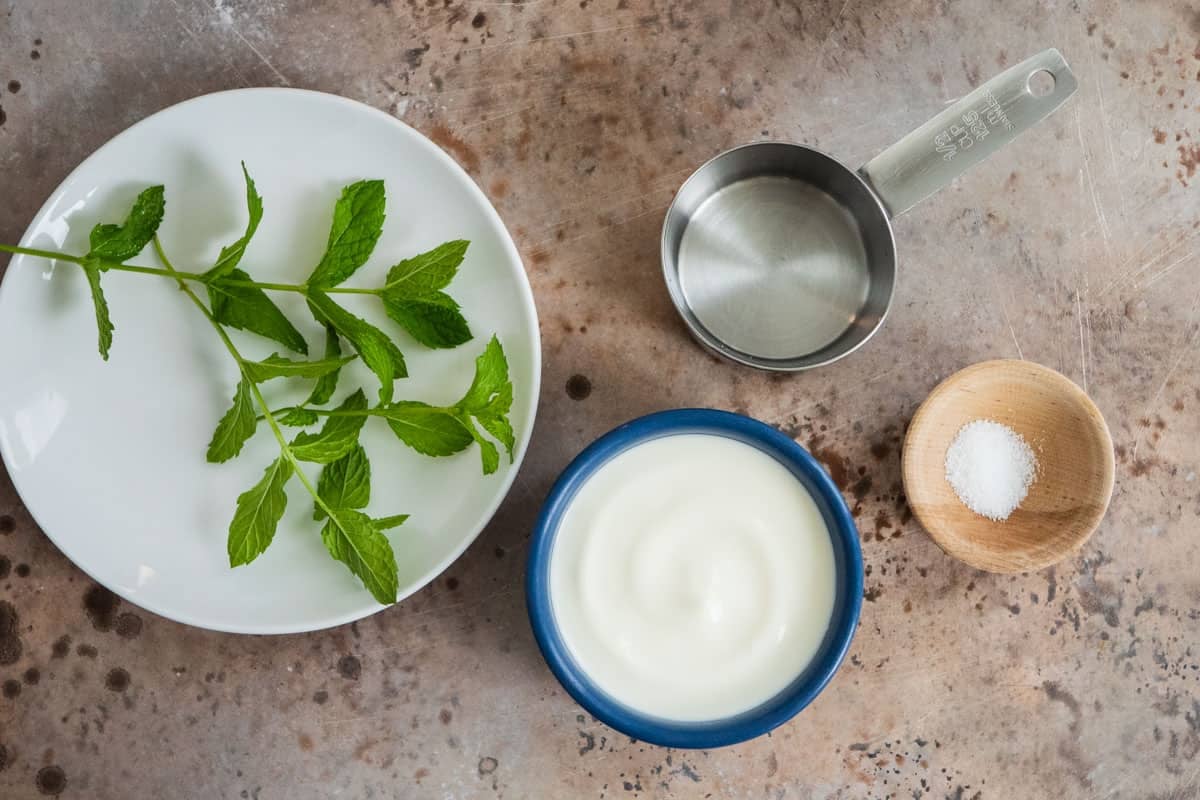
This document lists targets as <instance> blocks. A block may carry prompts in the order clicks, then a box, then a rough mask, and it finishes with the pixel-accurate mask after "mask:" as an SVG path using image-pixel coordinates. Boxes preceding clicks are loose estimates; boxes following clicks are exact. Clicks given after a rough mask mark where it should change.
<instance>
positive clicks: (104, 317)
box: [80, 258, 115, 361]
mask: <svg viewBox="0 0 1200 800" xmlns="http://www.w3.org/2000/svg"><path fill="white" fill-rule="evenodd" d="M80 266H81V267H83V274H84V275H86V276H87V282H88V287H89V288H91V290H92V305H93V306H94V307H95V309H96V328H97V329H98V330H99V333H100V356H101V358H103V359H104V360H105V361H108V351H109V348H111V347H112V340H113V329H114V328H115V326H114V325H113V324H112V319H110V318H109V316H108V301H107V300H105V299H104V290H103V289H102V288H100V270H101V269H102V268H103V266H102V265H101V264H100V263H99V262H98V261H97V260H96V259H94V258H85V259H83V261H82V262H80Z"/></svg>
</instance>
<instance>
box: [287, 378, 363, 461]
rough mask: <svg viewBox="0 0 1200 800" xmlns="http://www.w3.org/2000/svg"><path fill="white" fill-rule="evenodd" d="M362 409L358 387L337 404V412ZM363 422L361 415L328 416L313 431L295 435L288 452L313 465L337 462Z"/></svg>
mask: <svg viewBox="0 0 1200 800" xmlns="http://www.w3.org/2000/svg"><path fill="white" fill-rule="evenodd" d="M366 408H367V396H366V395H365V394H363V391H362V389H359V390H358V391H356V392H355V393H354V394H352V395H350V396H349V397H347V398H346V399H345V400H344V401H343V402H342V404H341V405H340V406H338V407H337V411H349V412H355V411H365V410H366ZM366 421H367V417H366V415H365V414H349V415H347V416H336V415H335V416H331V417H329V419H327V420H325V426H324V427H323V428H321V430H320V431H318V432H317V433H308V432H303V433H299V434H297V435H296V438H295V439H293V440H292V443H291V445H290V447H291V451H292V455H293V456H295V457H296V458H298V459H300V460H301V461H312V462H313V463H316V464H329V463H331V462H333V461H337V460H338V459H339V458H341V457H342V456H344V455H346V453H349V452H350V451H351V450H352V449H353V448H354V445H355V444H357V443H358V434H359V432H360V431H362V426H363V423H364V422H366Z"/></svg>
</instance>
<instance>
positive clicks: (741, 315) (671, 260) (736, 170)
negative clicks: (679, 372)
mask: <svg viewBox="0 0 1200 800" xmlns="http://www.w3.org/2000/svg"><path fill="white" fill-rule="evenodd" d="M760 179H767V181H771V180H775V181H780V180H782V181H784V182H786V183H792V184H796V185H797V186H798V187H803V188H802V190H800V191H799V192H798V193H797V197H798V198H799V197H803V198H804V200H803V202H802V205H801V207H800V208H798V209H790V210H787V211H782V210H781V209H778V208H777V209H775V212H777V213H784V214H786V215H789V216H792V215H793V212H794V217H795V219H796V224H795V225H794V226H793V228H792V229H791V230H790V231H789V235H788V237H787V238H786V247H780V246H774V245H783V244H784V243H783V242H775V243H774V244H773V243H772V241H771V237H770V236H769V235H767V234H766V233H765V232H764V231H763V230H762V229H760V228H757V227H755V228H752V229H750V230H742V229H741V227H740V224H739V223H737V222H736V216H737V215H733V216H730V217H724V218H723V219H721V224H720V225H715V224H714V223H712V222H710V223H709V225H714V227H713V230H712V231H711V232H710V233H711V235H712V236H713V237H716V239H717V240H719V241H718V242H716V244H719V245H720V249H721V250H722V251H723V252H726V251H727V252H731V253H734V254H735V256H736V258H735V259H734V262H736V264H737V266H736V268H732V269H730V270H728V271H727V270H724V269H721V270H719V271H717V272H715V273H710V274H708V275H707V278H706V279H705V281H701V282H700V284H699V285H704V284H705V283H711V287H710V288H712V289H713V291H714V292H715V293H716V295H717V296H719V297H720V298H721V302H720V303H716V304H715V305H716V307H717V309H719V310H722V313H723V314H724V313H727V314H730V315H731V316H733V317H735V318H738V319H737V320H736V322H735V323H730V325H726V326H722V327H721V328H720V329H710V328H709V327H708V326H707V325H706V324H705V322H704V321H703V320H702V319H701V318H700V316H699V315H698V314H697V309H696V308H694V307H693V305H692V299H691V298H690V297H689V293H688V292H686V291H685V287H684V281H683V274H682V265H681V263H680V252H681V247H682V244H683V239H684V233H685V231H686V230H687V229H688V227H689V225H691V224H692V223H693V222H697V221H698V220H699V219H700V218H701V217H702V216H704V215H703V214H701V210H702V208H703V207H706V206H712V205H714V203H715V204H717V205H730V204H731V205H732V206H733V207H736V206H737V205H738V204H739V203H740V201H739V200H737V199H736V198H737V197H745V196H746V195H744V194H742V193H740V192H737V189H736V187H738V186H745V187H748V186H749V185H750V182H755V183H759V184H761V183H763V181H762V180H760ZM766 185H770V184H769V183H768V184H766ZM730 191H734V192H735V194H734V195H731V196H730V197H729V199H728V201H727V203H718V202H717V201H718V200H719V199H720V196H721V195H724V194H726V193H728V192H730ZM768 194H769V193H768ZM790 194H791V193H784V195H785V196H788V195H790ZM770 203H774V204H780V203H782V201H781V199H780V198H779V197H778V196H774V197H773V198H772V199H771V200H770V201H769V203H768V204H770ZM822 208H824V209H825V210H826V211H829V212H833V216H834V217H844V218H845V220H846V227H847V228H849V229H851V230H852V233H851V236H852V237H853V238H855V239H857V240H859V241H858V242H856V243H855V244H856V245H858V246H859V247H861V249H862V255H863V259H862V260H863V261H864V264H863V265H862V269H863V270H864V271H865V274H862V275H859V276H853V275H850V274H847V273H848V272H851V270H848V269H839V270H834V269H832V268H831V266H830V264H831V263H832V262H831V261H830V257H831V255H833V254H834V253H832V252H831V249H830V248H831V247H832V244H833V241H834V239H835V238H837V237H835V236H833V235H832V234H831V233H830V231H829V230H821V231H820V232H819V233H812V234H811V235H804V234H802V233H801V231H804V230H806V229H807V228H808V227H809V224H810V223H806V222H805V220H806V219H808V220H810V221H811V220H815V219H819V218H820V217H821V216H822V215H821V214H820V213H818V211H819V210H820V209H822ZM768 216H769V215H768ZM705 227H708V225H706V226H705ZM797 240H807V241H805V243H804V246H803V247H800V246H799V243H798V241H797ZM835 249H836V248H835ZM784 254H787V255H788V256H789V257H788V258H783V255H784ZM801 255H813V256H814V257H817V256H819V258H817V261H816V262H813V263H809V264H808V268H807V269H805V270H801V271H800V273H799V274H797V275H793V276H792V278H791V281H787V280H785V281H784V282H783V283H782V284H780V286H781V289H782V288H783V287H787V286H789V285H790V284H791V283H794V282H799V283H800V284H801V285H802V286H803V292H802V296H801V297H800V298H796V297H792V296H791V295H790V292H789V291H786V290H783V291H779V292H776V293H774V294H769V295H768V297H769V298H771V299H770V300H769V301H764V300H763V298H762V297H761V295H762V293H763V291H764V290H763V287H764V286H771V285H773V284H772V280H771V276H772V275H773V274H774V275H776V277H778V274H779V273H780V272H785V273H786V272H787V271H788V270H787V269H786V268H785V265H788V264H790V265H791V267H790V268H791V269H792V270H795V269H796V264H797V263H798V262H796V260H795V259H796V258H797V257H798V256H801ZM842 256H844V254H842ZM839 261H840V263H842V264H843V266H844V265H845V264H846V263H854V262H855V261H856V259H849V261H847V259H846V258H844V257H842V258H840V259H839ZM734 262H731V263H734ZM799 263H804V262H799ZM662 264H663V275H664V277H665V279H666V283H667V290H668V291H669V292H670V295H671V300H672V302H673V303H674V304H675V307H676V309H677V310H678V311H679V313H680V315H681V316H682V317H683V319H684V322H685V323H686V324H687V326H688V329H689V330H690V331H691V332H692V334H693V335H694V336H695V337H696V338H697V339H698V340H699V341H700V343H701V344H703V345H704V346H705V347H707V348H708V349H709V350H711V351H712V352H714V353H716V354H718V355H721V356H724V357H726V358H729V359H731V360H733V361H736V362H738V363H740V364H745V365H747V366H751V367H755V368H758V369H765V370H774V371H796V370H803V369H810V368H812V367H816V366H820V365H822V364H828V363H830V362H832V361H836V360H837V359H839V358H841V357H842V356H845V355H847V354H849V353H851V352H853V351H854V350H856V349H857V348H858V347H859V346H861V345H862V344H863V343H864V342H866V341H867V340H868V339H869V338H871V336H872V335H873V334H874V333H875V331H876V330H878V329H879V327H880V326H881V325H882V324H883V319H884V317H885V316H886V314H887V310H888V306H889V304H890V303H891V298H892V292H893V286H894V283H895V270H896V245H895V242H894V240H893V238H892V231H891V225H890V222H889V219H888V216H887V212H886V211H884V209H883V206H882V205H881V204H880V202H879V199H878V198H877V197H876V196H875V194H874V193H873V192H872V191H871V189H870V188H869V187H868V186H867V184H866V183H865V182H864V181H863V180H862V179H861V178H860V177H859V175H858V174H857V173H856V172H855V171H854V170H852V169H849V168H848V167H846V166H845V165H843V164H841V163H840V162H838V161H837V160H835V159H834V158H832V157H830V156H828V155H826V154H824V153H822V152H820V151H819V150H813V149H812V148H809V147H805V146H803V145H798V144H790V143H787V142H754V143H752V144H747V145H742V146H740V147H735V148H733V149H732V150H727V151H726V152H724V153H721V154H720V155H718V156H716V157H714V158H713V159H711V160H710V161H708V162H707V163H705V164H704V165H702V166H701V167H700V168H699V169H697V170H696V171H695V172H694V173H693V174H692V176H691V177H690V178H688V179H687V180H686V181H685V182H684V184H683V186H681V187H680V189H679V192H678V193H677V194H676V196H675V199H674V200H673V201H672V203H671V206H670V208H669V209H668V211H667V216H666V219H665V221H664V223H663V233H662ZM801 276H804V277H803V279H802V280H801ZM696 285H697V284H696V282H695V280H693V286H696ZM848 286H854V287H856V288H860V289H862V290H863V291H862V296H861V297H860V298H858V300H857V302H854V303H852V304H850V305H851V307H849V308H846V307H845V305H846V304H845V302H836V303H835V302H832V300H833V298H834V297H835V296H836V295H838V294H839V293H840V291H842V290H847V287H848ZM747 296H749V297H747ZM754 297H757V300H754V299H752V298H754ZM843 301H844V298H843ZM810 303H811V304H813V305H812V306H811V307H810V308H809V309H808V311H807V313H806V309H805V305H806V304H810ZM835 308H836V309H837V312H836V313H834V312H833V309H835ZM711 310H712V309H710V311H711ZM842 312H846V313H842ZM825 315H830V316H834V317H838V318H839V320H836V321H830V322H829V324H831V325H833V326H834V328H833V332H834V334H835V338H833V339H832V340H831V341H828V340H827V339H828V337H825V336H823V335H821V333H814V334H813V335H814V336H815V337H816V338H815V339H814V340H812V341H807V343H806V344H800V343H801V342H805V341H806V336H805V335H803V334H802V331H803V330H804V329H805V328H806V327H807V326H808V325H810V324H812V323H811V321H806V320H807V318H808V317H817V316H825ZM789 320H790V321H789ZM727 322H728V321H727ZM818 328H820V329H821V331H822V333H827V332H828V331H827V330H825V329H824V328H823V327H822V326H818ZM764 341H769V342H773V344H772V345H771V346H768V347H767V348H766V349H763V347H762V342H764ZM755 343H758V344H757V345H756V344H755ZM777 350H781V351H780V352H776V351H777Z"/></svg>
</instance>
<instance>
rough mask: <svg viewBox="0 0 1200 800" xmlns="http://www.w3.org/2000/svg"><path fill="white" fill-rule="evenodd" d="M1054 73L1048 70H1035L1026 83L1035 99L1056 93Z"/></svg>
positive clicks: (1027, 88)
mask: <svg viewBox="0 0 1200 800" xmlns="http://www.w3.org/2000/svg"><path fill="white" fill-rule="evenodd" d="M1055 83H1056V81H1055V79H1054V73H1053V72H1051V71H1050V70H1047V69H1039V70H1035V71H1034V72H1033V73H1032V74H1030V76H1029V78H1028V79H1026V81H1025V88H1026V90H1028V91H1029V93H1030V94H1031V95H1033V96H1034V97H1045V96H1046V95H1048V94H1050V93H1051V92H1053V91H1054V85H1055Z"/></svg>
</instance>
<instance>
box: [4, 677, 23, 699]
mask: <svg viewBox="0 0 1200 800" xmlns="http://www.w3.org/2000/svg"><path fill="white" fill-rule="evenodd" d="M0 692H3V694H4V696H5V697H6V698H7V699H9V700H12V699H13V698H15V697H16V696H17V695H19V694H20V693H21V682H20V681H19V680H17V679H16V678H9V679H8V680H6V681H5V682H4V684H3V686H0Z"/></svg>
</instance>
